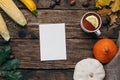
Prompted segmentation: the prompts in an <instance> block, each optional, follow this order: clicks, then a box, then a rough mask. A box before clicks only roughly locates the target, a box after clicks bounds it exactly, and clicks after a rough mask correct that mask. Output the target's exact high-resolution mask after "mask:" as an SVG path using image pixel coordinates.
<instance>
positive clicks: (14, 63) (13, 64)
mask: <svg viewBox="0 0 120 80" xmlns="http://www.w3.org/2000/svg"><path fill="white" fill-rule="evenodd" d="M19 65H20V60H19V59H17V58H15V59H12V60H9V61H7V62H6V63H4V64H3V65H2V66H0V70H15V69H16V68H17V67H19Z"/></svg>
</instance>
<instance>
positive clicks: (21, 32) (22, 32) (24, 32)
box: [18, 30, 27, 38]
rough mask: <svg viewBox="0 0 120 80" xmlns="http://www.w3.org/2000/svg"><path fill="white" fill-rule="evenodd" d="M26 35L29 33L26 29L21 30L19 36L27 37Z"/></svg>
mask: <svg viewBox="0 0 120 80" xmlns="http://www.w3.org/2000/svg"><path fill="white" fill-rule="evenodd" d="M26 35H27V32H26V31H25V30H20V31H19V32H18V36H19V37H20V38H24V37H26Z"/></svg>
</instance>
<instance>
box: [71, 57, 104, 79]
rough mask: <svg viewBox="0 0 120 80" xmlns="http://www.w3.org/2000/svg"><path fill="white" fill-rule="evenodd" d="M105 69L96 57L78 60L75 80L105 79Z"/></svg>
mask: <svg viewBox="0 0 120 80" xmlns="http://www.w3.org/2000/svg"><path fill="white" fill-rule="evenodd" d="M104 77H105V70H104V68H103V65H102V64H101V63H100V62H99V61H98V60H96V59H92V58H88V59H83V60H81V61H80V62H78V63H77V64H76V66H75V70H74V75H73V78H74V80H103V79H104Z"/></svg>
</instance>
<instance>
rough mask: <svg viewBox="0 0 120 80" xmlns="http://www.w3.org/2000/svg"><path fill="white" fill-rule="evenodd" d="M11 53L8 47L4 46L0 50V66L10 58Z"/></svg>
mask: <svg viewBox="0 0 120 80" xmlns="http://www.w3.org/2000/svg"><path fill="white" fill-rule="evenodd" d="M11 53H12V51H11V49H10V46H5V47H4V48H3V49H0V65H1V64H3V63H4V62H5V61H6V60H7V59H8V58H9V57H10V54H11Z"/></svg>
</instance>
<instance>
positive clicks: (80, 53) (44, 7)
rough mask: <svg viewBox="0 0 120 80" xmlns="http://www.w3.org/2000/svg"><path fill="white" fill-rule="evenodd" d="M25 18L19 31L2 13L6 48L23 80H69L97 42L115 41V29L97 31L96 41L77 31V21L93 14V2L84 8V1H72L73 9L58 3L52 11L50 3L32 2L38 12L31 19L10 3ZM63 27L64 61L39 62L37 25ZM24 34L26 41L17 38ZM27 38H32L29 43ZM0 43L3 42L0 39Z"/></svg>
mask: <svg viewBox="0 0 120 80" xmlns="http://www.w3.org/2000/svg"><path fill="white" fill-rule="evenodd" d="M14 1H15V3H16V4H17V6H18V7H19V8H20V10H21V11H22V12H23V14H24V15H25V18H26V19H27V21H28V24H27V25H26V26H25V27H23V28H22V27H21V26H19V25H17V24H16V23H15V22H13V21H12V20H11V19H10V18H9V17H8V16H7V15H6V14H5V13H4V12H3V11H2V10H0V12H1V13H2V15H3V17H4V19H5V21H6V23H7V26H8V29H9V32H10V36H11V41H10V45H11V47H12V50H13V54H15V56H16V57H18V58H19V59H20V60H21V65H20V67H19V70H20V71H21V72H22V73H23V74H24V75H25V78H26V80H73V71H74V67H75V64H76V63H77V62H78V61H80V60H82V59H84V58H88V57H91V58H94V56H93V52H92V48H93V45H94V43H95V42H96V41H97V40H98V39H100V38H105V37H109V38H111V39H113V40H114V41H116V39H117V37H118V31H119V30H120V28H119V27H117V28H115V29H112V30H109V29H107V27H101V28H100V30H101V32H102V35H101V36H99V37H97V36H96V35H95V34H94V33H93V34H88V33H85V32H83V31H82V30H81V28H80V19H81V17H82V15H83V14H84V13H85V12H87V11H96V8H95V0H89V1H90V6H89V7H87V8H84V7H83V6H82V3H83V2H84V0H76V1H77V2H76V5H75V6H70V4H69V0H61V4H60V5H57V6H56V7H55V8H53V9H51V8H49V4H50V1H51V0H35V1H36V3H37V8H38V16H37V17H35V16H33V15H32V14H31V13H30V12H29V11H28V10H27V9H26V8H25V6H24V5H23V4H21V3H20V2H19V1H18V0H14ZM45 23H65V24H66V42H67V43H66V44H67V46H66V47H67V60H61V61H44V62H41V61H40V46H39V28H38V27H39V24H45ZM21 30H25V31H26V32H27V35H26V37H24V38H20V37H19V36H18V33H19V31H21ZM31 34H35V35H36V37H37V38H36V39H32V37H31ZM0 41H3V39H2V38H0Z"/></svg>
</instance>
